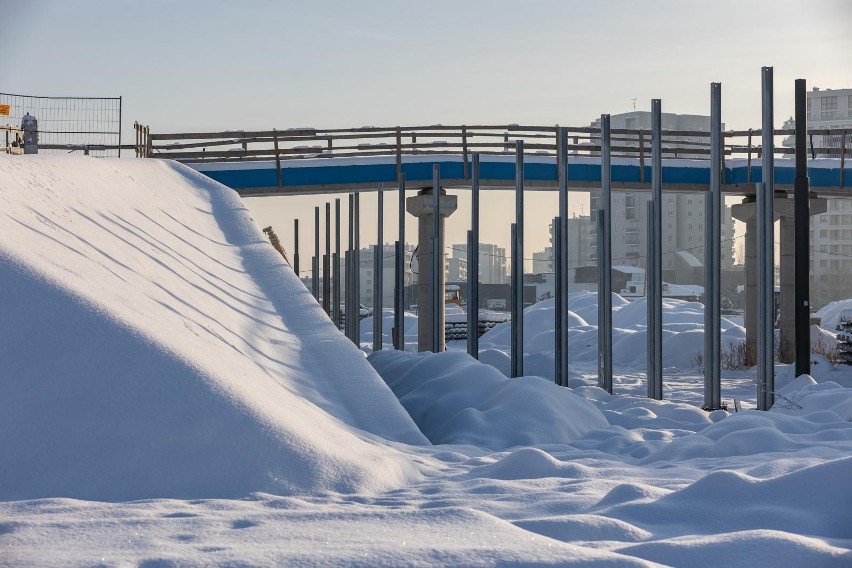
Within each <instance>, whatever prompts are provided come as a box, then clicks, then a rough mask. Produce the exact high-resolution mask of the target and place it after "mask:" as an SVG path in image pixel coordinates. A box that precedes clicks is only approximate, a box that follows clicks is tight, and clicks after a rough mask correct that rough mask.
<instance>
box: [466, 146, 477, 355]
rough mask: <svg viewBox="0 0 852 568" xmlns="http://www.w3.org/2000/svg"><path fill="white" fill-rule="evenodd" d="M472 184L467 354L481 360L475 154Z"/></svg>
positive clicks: (468, 255) (472, 166)
mask: <svg viewBox="0 0 852 568" xmlns="http://www.w3.org/2000/svg"><path fill="white" fill-rule="evenodd" d="M472 162H473V163H472V164H471V182H470V231H468V233H467V235H468V236H467V353H468V355H470V356H471V357H473V358H474V359H479V154H478V153H474V154H473V156H472Z"/></svg>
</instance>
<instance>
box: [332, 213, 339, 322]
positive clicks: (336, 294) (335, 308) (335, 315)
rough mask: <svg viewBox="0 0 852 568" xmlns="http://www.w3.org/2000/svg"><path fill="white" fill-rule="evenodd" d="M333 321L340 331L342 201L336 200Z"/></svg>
mask: <svg viewBox="0 0 852 568" xmlns="http://www.w3.org/2000/svg"><path fill="white" fill-rule="evenodd" d="M331 279H332V286H331V289H332V293H333V294H332V297H331V301H332V304H333V306H332V315H333V317H332V319H333V320H334V325H336V326H337V328H338V329H340V199H339V198H336V199H335V200H334V255H333V262H332V267H331Z"/></svg>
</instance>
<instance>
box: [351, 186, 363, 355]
mask: <svg viewBox="0 0 852 568" xmlns="http://www.w3.org/2000/svg"><path fill="white" fill-rule="evenodd" d="M353 206H354V214H353V221H352V246H353V253H352V256H353V258H352V314H353V316H354V317H353V318H352V320H353V321H352V341H353V342H354V343H355V345H357V346H358V347H359V348H360V347H361V196H360V195H359V194H358V193H357V192H356V193H355V194H354V197H353Z"/></svg>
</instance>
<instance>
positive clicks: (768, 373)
mask: <svg viewBox="0 0 852 568" xmlns="http://www.w3.org/2000/svg"><path fill="white" fill-rule="evenodd" d="M761 74H762V81H761V82H762V87H763V123H762V125H761V135H762V137H763V139H762V144H763V147H762V152H761V154H762V160H763V161H762V162H761V175H762V183H761V184H760V185H758V188H757V212H758V216H757V238H758V247H757V264H758V275H757V278H758V281H757V310H758V311H757V389H758V390H757V409H758V410H769V409H770V408H772V404H773V402H774V392H773V391H774V390H775V317H774V316H775V258H774V252H775V251H774V250H773V249H774V237H775V235H774V230H773V229H774V220H775V215H774V213H775V212H774V208H773V206H774V204H773V199H774V187H775V184H774V179H773V178H774V175H773V174H774V167H775V164H774V160H773V153H774V150H775V148H774V138H773V132H772V130H773V128H774V127H773V108H772V106H773V87H772V67H763V68H762V69H761Z"/></svg>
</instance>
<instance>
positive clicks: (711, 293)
mask: <svg viewBox="0 0 852 568" xmlns="http://www.w3.org/2000/svg"><path fill="white" fill-rule="evenodd" d="M722 145H723V142H722V85H721V83H711V84H710V191H709V192H708V193H707V196H706V197H705V201H704V211H705V215H704V410H718V409H719V408H722V378H721V371H720V366H721V357H722V331H721V329H720V327H721V322H722V313H721V309H722V292H721V277H722V173H723V171H724V170H723V166H722Z"/></svg>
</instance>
